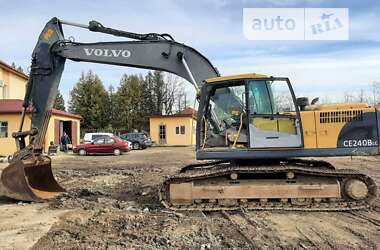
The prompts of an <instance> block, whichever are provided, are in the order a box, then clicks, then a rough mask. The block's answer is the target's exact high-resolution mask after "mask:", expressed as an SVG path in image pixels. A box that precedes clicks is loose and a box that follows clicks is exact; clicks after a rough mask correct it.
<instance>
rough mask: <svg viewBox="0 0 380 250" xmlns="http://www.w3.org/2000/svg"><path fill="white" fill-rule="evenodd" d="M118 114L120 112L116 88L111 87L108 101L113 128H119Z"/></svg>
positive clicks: (108, 110)
mask: <svg viewBox="0 0 380 250" xmlns="http://www.w3.org/2000/svg"><path fill="white" fill-rule="evenodd" d="M117 112H118V109H117V100H116V93H115V88H114V87H113V86H112V85H111V86H110V87H109V88H108V99H107V114H108V117H109V126H110V127H111V128H116V127H117V120H118V116H119V115H118V113H117Z"/></svg>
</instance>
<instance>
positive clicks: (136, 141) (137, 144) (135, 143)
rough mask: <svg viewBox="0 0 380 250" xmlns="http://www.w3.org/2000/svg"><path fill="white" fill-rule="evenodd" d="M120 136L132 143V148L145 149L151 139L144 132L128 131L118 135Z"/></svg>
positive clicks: (150, 142)
mask: <svg viewBox="0 0 380 250" xmlns="http://www.w3.org/2000/svg"><path fill="white" fill-rule="evenodd" d="M120 138H122V139H123V140H127V141H130V142H131V143H132V149H146V148H147V147H150V146H152V139H150V137H148V136H147V135H146V134H145V133H141V132H140V133H128V134H123V135H120Z"/></svg>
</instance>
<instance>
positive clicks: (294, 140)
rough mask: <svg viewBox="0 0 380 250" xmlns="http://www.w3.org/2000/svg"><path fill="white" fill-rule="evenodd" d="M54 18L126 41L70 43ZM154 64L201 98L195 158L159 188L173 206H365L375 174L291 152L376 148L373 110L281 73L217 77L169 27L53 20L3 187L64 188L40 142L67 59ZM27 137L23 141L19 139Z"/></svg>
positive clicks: (18, 190) (27, 195)
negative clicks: (296, 84) (336, 100)
mask: <svg viewBox="0 0 380 250" xmlns="http://www.w3.org/2000/svg"><path fill="white" fill-rule="evenodd" d="M62 24H66V25H72V26H77V27H81V28H86V29H89V30H90V31H93V32H101V33H107V34H112V35H115V36H120V37H124V38H129V39H133V40H134V41H121V42H102V43H78V42H73V41H69V40H66V39H65V38H64V36H63V31H62ZM66 59H70V60H73V61H85V62H94V63H103V64H112V65H121V66H129V67H138V68H148V69H158V70H163V71H167V72H171V73H174V74H176V75H178V76H180V77H182V78H184V79H186V80H188V81H189V82H190V83H191V84H193V86H194V87H195V90H196V92H197V96H198V101H199V110H198V118H197V120H198V122H197V143H196V145H197V147H196V157H197V159H198V160H214V161H212V162H207V163H203V164H197V165H190V166H186V167H184V168H183V169H182V170H181V173H180V174H178V175H176V176H173V177H171V178H168V179H167V180H166V181H165V182H164V183H163V185H162V187H161V188H160V193H159V195H160V199H161V201H162V203H163V205H164V206H166V207H167V208H170V209H175V210H194V209H195V210H221V209H222V210H228V209H239V208H241V207H245V208H246V209H283V210H307V211H310V210H323V211H332V210H333V211H335V210H350V209H361V208H365V207H368V206H369V205H370V203H371V201H372V200H373V199H374V198H375V197H376V185H375V183H374V181H373V180H372V179H371V178H370V177H368V176H366V175H364V174H362V173H359V172H356V171H353V170H337V169H335V168H334V167H333V166H332V165H331V164H329V163H327V162H324V161H311V160H301V159H299V157H322V156H323V157H329V156H351V155H378V154H379V144H378V142H379V134H380V126H379V124H380V112H379V111H378V110H377V109H376V108H371V107H368V105H366V104H336V105H318V104H316V100H313V101H312V102H311V104H309V101H308V99H307V98H296V97H295V94H294V92H293V89H292V86H291V84H290V81H289V79H288V78H284V77H271V76H265V75H258V74H245V75H235V76H223V77H222V76H220V74H219V72H218V71H217V70H216V68H215V67H213V65H212V64H211V62H210V61H209V60H208V59H207V58H206V57H204V56H203V55H202V54H200V53H199V52H197V51H196V50H195V49H193V48H191V47H189V46H186V45H184V44H181V43H177V42H175V41H174V39H173V38H172V37H171V36H170V35H168V34H156V33H149V34H137V33H131V32H126V31H121V30H115V29H111V28H106V27H104V26H102V25H101V24H100V23H98V22H96V21H91V22H90V24H89V25H82V24H75V23H70V22H66V21H62V20H59V19H57V18H53V19H52V20H50V21H49V22H48V23H47V24H46V26H45V28H44V30H43V31H42V33H41V35H40V38H39V40H38V43H37V45H36V47H35V49H34V51H33V56H32V66H31V74H30V79H29V82H28V88H27V92H26V96H25V99H24V109H25V110H26V109H28V108H30V106H32V108H33V111H34V112H33V113H32V127H31V129H30V130H28V131H24V130H23V121H24V116H25V112H24V113H23V116H22V122H21V126H20V131H19V132H17V133H14V135H13V136H14V137H15V139H16V143H17V146H18V149H19V150H18V151H17V152H16V153H15V154H14V157H13V160H12V162H11V164H10V165H9V166H8V167H7V168H6V169H5V170H4V171H3V173H2V175H1V184H2V186H3V192H4V194H6V195H7V196H9V197H13V198H15V199H21V200H37V201H42V200H46V199H51V198H54V197H56V196H57V195H59V194H60V193H62V192H64V189H63V188H62V187H60V185H59V184H58V183H57V182H56V181H55V179H54V176H53V174H52V171H51V161H50V159H49V158H48V157H46V156H44V154H43V148H42V145H43V141H44V137H45V134H46V128H47V125H48V122H49V118H50V114H51V111H50V110H51V108H52V105H53V103H54V98H55V96H56V92H57V89H58V85H59V82H60V78H61V74H62V72H63V69H64V64H65V60H66ZM27 136H29V142H30V143H29V145H26V143H25V137H27Z"/></svg>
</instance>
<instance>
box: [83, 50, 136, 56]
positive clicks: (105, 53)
mask: <svg viewBox="0 0 380 250" xmlns="http://www.w3.org/2000/svg"><path fill="white" fill-rule="evenodd" d="M83 49H84V53H86V55H87V56H92V55H94V56H104V57H120V56H121V57H130V56H131V52H130V51H129V50H122V49H89V48H83Z"/></svg>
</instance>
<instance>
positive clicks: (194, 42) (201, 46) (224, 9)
mask: <svg viewBox="0 0 380 250" xmlns="http://www.w3.org/2000/svg"><path fill="white" fill-rule="evenodd" d="M243 8H349V18H350V39H349V40H347V41H251V40H247V39H246V38H245V37H244V35H243V14H242V13H243ZM0 9H1V10H2V11H1V13H2V14H1V15H0V37H1V39H0V60H2V61H5V62H7V63H9V64H10V63H12V62H15V63H16V64H17V65H20V66H21V67H23V68H24V69H28V68H29V67H30V58H31V53H32V50H33V48H34V46H35V43H36V41H37V38H38V36H39V34H40V32H41V30H42V28H43V27H44V25H45V23H46V22H47V21H48V20H49V19H50V18H51V17H54V16H56V17H58V18H60V19H63V20H68V21H72V22H76V23H83V24H87V23H88V21H90V20H97V21H99V22H101V23H102V24H103V25H104V26H107V27H112V28H115V29H121V30H127V31H132V32H137V33H148V32H156V33H169V34H171V35H172V36H173V37H174V38H175V40H176V41H178V42H181V43H185V44H187V45H190V46H192V47H194V48H196V49H197V50H198V51H200V52H201V53H202V54H204V55H205V56H206V57H207V58H209V59H210V60H211V62H212V63H213V65H214V66H216V67H217V68H218V70H219V71H220V73H221V74H222V75H229V74H240V73H262V74H267V75H272V76H281V77H289V78H290V80H291V82H292V83H293V86H294V89H295V92H296V94H297V96H309V97H315V96H319V97H322V98H326V99H332V100H337V101H339V100H341V99H342V98H343V95H345V94H346V93H350V94H352V93H356V92H358V91H359V90H360V89H364V90H366V91H368V93H369V89H370V87H369V85H371V84H372V83H373V82H374V81H380V32H379V29H378V26H379V24H380V15H378V13H379V12H380V3H379V2H377V1H370V0H361V1H357V0H340V1H337V0H312V1H307V0H304V1H301V0H282V1H277V0H267V1H264V0H262V1H256V0H253V1H248V0H240V1H239V0H235V1H232V0H231V1H227V0H194V1H186V0H179V1H174V0H161V1H153V0H151V1H148V0H139V1H122V0H117V1H116V0H115V1H112V0H108V1H100V0H92V1H84V0H83V1H78V0H76V1H72V0H66V1H53V0H50V1H46V0H45V1H43V0H29V1H17V0H13V1H5V0H0ZM64 32H65V36H66V37H70V36H72V37H74V39H75V41H78V42H105V41H118V40H124V39H123V38H117V37H113V36H109V35H105V34H99V33H92V32H90V31H87V30H85V29H78V28H73V27H68V26H65V27H64ZM90 69H91V70H93V71H94V72H95V73H97V74H98V75H99V76H100V78H101V79H102V81H103V82H104V84H105V86H106V88H108V87H109V86H110V85H113V86H114V87H117V86H118V85H119V81H120V78H121V76H122V75H123V74H132V73H142V74H145V73H147V71H146V70H140V69H134V68H125V67H118V66H109V65H100V64H91V63H83V62H81V63H78V62H71V61H67V62H66V66H65V71H64V73H63V76H62V81H61V85H60V91H61V92H62V94H63V95H64V99H65V100H66V101H67V100H68V96H69V91H70V90H71V89H72V88H73V86H74V85H75V83H76V82H77V81H78V79H79V77H80V74H81V72H82V71H84V72H86V71H88V70H90ZM186 90H187V91H188V93H189V95H190V96H193V95H194V91H193V89H192V88H191V86H190V84H188V85H187V87H186Z"/></svg>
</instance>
